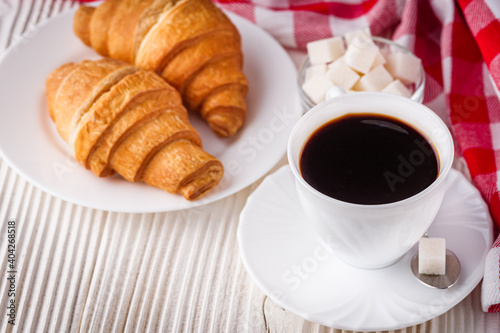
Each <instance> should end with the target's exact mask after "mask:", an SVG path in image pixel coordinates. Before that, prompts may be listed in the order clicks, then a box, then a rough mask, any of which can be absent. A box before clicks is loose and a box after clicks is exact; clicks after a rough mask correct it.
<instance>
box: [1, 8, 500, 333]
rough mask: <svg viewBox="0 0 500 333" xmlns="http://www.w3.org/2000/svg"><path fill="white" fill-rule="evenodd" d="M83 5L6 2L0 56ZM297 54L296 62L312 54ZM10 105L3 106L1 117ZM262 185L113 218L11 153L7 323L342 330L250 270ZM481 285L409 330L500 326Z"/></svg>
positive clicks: (4, 218)
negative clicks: (12, 247) (60, 191)
mask: <svg viewBox="0 0 500 333" xmlns="http://www.w3.org/2000/svg"><path fill="white" fill-rule="evenodd" d="M76 5H77V4H76V3H73V2H71V1H63V0H28V1H26V0H25V1H17V0H0V51H3V50H4V49H5V48H6V47H7V46H8V45H10V44H11V43H12V42H14V41H15V40H16V39H17V38H20V37H19V36H20V35H21V34H22V33H25V34H29V33H30V32H31V31H33V30H34V29H36V26H37V25H38V24H39V23H41V22H43V21H45V20H47V19H48V18H50V17H52V16H54V15H56V14H57V13H59V12H61V11H65V10H69V9H71V8H73V7H74V6H76ZM54 52H57V50H54ZM290 54H291V55H292V58H293V59H294V60H295V61H296V62H298V61H300V60H301V59H302V57H303V55H301V54H297V53H294V52H290ZM22 75H24V76H26V79H29V73H22ZM0 89H1V87H0ZM0 102H1V101H0ZM0 105H1V104H0ZM11 111H12V110H3V109H1V108H0V121H1V113H2V112H11ZM20 130H21V129H20ZM284 163H286V162H285V159H284V158H283V159H282V161H281V162H280V163H279V165H283V164H284ZM276 169H277V167H276V168H275V169H274V170H276ZM272 171H273V170H272ZM272 171H271V172H272ZM257 186H258V183H256V184H253V185H252V186H250V187H248V188H246V189H244V190H242V191H240V192H239V193H236V194H234V195H232V196H230V197H228V198H226V199H223V200H220V201H218V202H215V203H212V204H209V205H206V206H202V207H200V208H195V209H191V210H183V211H178V212H170V213H157V214H123V213H110V212H104V211H98V210H93V209H88V208H84V207H81V206H77V205H74V204H71V203H68V202H65V201H62V200H61V199H58V198H55V197H52V196H50V195H48V194H46V193H44V192H42V191H41V190H39V189H37V188H35V187H33V186H32V185H30V184H29V183H27V182H26V181H25V180H24V179H22V178H21V177H20V176H18V175H17V174H16V173H15V172H14V171H13V170H12V169H10V168H9V166H8V165H7V163H6V162H5V161H2V160H0V223H1V227H0V244H1V245H0V250H1V253H0V258H1V260H0V262H1V266H0V271H1V272H2V277H1V279H0V281H1V282H0V296H1V306H0V330H1V331H2V332H12V331H14V332H15V331H19V332H76V331H81V332H120V331H126V332H132V331H134V332H181V331H182V332H191V331H195V332H266V331H269V332H340V331H339V330H335V329H331V328H327V327H322V326H320V325H317V324H314V323H311V322H308V321H305V320H303V319H301V318H299V317H297V316H296V315H294V314H292V313H289V312H287V311H285V310H283V309H282V308H280V307H278V306H276V305H275V304H274V303H273V302H272V301H271V300H270V299H269V298H267V297H266V296H265V295H264V294H263V293H262V292H261V291H260V290H259V289H258V288H257V286H256V285H255V284H254V283H253V281H252V280H251V278H250V276H249V275H248V274H247V273H246V271H245V268H244V267H243V264H242V262H241V260H240V258H239V254H238V245H237V242H236V229H237V227H238V216H239V213H240V212H241V210H242V208H243V207H244V205H245V202H246V199H247V197H248V196H249V195H250V194H251V193H252V191H253V190H254V189H255V188H256V187H257ZM9 220H15V221H16V236H17V248H16V260H17V266H18V267H17V273H16V297H15V299H16V321H15V323H16V325H15V326H13V325H10V324H8V316H7V309H6V306H7V302H8V300H9V298H10V297H9V296H8V290H9V284H8V280H7V273H6V271H7V266H8V262H7V259H8V257H7V239H8V238H7V222H8V221H9ZM480 291H481V290H480V286H478V287H477V288H476V289H475V290H474V291H473V292H472V294H471V295H469V296H468V297H466V298H465V299H464V300H463V301H462V302H461V303H459V304H458V305H457V306H455V307H454V308H453V309H451V310H450V311H448V312H447V313H445V314H443V315H441V316H439V317H437V318H435V319H433V320H431V321H429V322H426V323H423V324H421V325H418V326H415V327H409V328H407V329H404V330H401V331H398V332H413V333H416V332H467V333H469V332H475V333H480V332H500V314H485V313H483V312H482V311H481V304H480Z"/></svg>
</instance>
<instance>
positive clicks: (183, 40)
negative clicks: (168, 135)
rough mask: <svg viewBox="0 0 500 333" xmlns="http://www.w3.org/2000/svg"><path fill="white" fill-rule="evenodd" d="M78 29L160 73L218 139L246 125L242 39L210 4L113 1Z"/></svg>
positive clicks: (89, 41) (86, 16)
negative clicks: (197, 113) (244, 123)
mask: <svg viewBox="0 0 500 333" xmlns="http://www.w3.org/2000/svg"><path fill="white" fill-rule="evenodd" d="M74 31H75V34H76V35H77V36H78V37H79V38H80V39H81V40H82V41H83V42H84V43H85V44H86V45H88V46H91V47H93V48H94V49H95V50H96V51H97V52H98V53H99V54H101V55H103V56H108V57H111V58H114V59H119V60H123V61H126V62H128V63H131V64H135V65H136V66H138V67H140V68H144V69H147V70H153V71H156V72H157V73H158V74H160V75H161V76H162V77H163V78H164V79H165V80H166V81H167V82H168V83H170V84H171V85H172V86H173V87H175V88H176V89H177V90H178V91H179V92H180V93H181V95H182V98H183V100H184V104H185V106H186V107H187V108H188V109H190V110H193V111H198V112H199V113H200V114H201V116H202V117H203V118H204V119H205V120H206V121H207V122H208V124H209V125H210V127H211V128H212V130H213V131H214V132H215V133H217V134H218V135H220V136H223V137H227V136H231V135H233V134H234V133H235V132H236V131H237V130H238V129H239V128H240V127H241V126H242V125H243V121H244V119H245V114H246V103H245V95H246V93H247V90H248V83H247V80H246V78H245V76H244V74H243V73H242V70H241V69H242V64H243V56H242V52H241V41H240V35H239V33H238V30H237V29H236V27H235V26H234V25H233V24H232V23H231V21H230V20H229V19H228V18H227V16H226V15H225V14H224V13H223V12H222V11H221V10H220V9H219V8H217V7H216V6H215V5H214V4H213V3H212V2H211V1H210V0H121V1H120V0H108V1H106V2H104V3H102V4H101V5H100V6H99V7H97V8H93V7H85V6H82V7H80V8H79V9H78V10H77V12H76V14H75V17H74Z"/></svg>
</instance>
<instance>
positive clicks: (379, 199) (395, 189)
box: [300, 114, 439, 205]
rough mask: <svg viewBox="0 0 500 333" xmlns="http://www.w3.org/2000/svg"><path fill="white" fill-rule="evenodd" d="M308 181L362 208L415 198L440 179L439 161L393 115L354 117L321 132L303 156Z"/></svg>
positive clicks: (420, 138)
mask: <svg viewBox="0 0 500 333" xmlns="http://www.w3.org/2000/svg"><path fill="white" fill-rule="evenodd" d="M300 172H301V174H302V177H303V178H304V180H305V181H306V182H307V183H308V184H309V185H311V186H312V187H314V188H315V189H316V190H318V191H319V192H321V193H323V194H325V195H327V196H329V197H332V198H334V199H338V200H341V201H345V202H350V203H356V204H367V205H374V204H385V203H391V202H396V201H400V200H403V199H406V198H408V197H411V196H413V195H415V194H417V193H419V192H421V191H422V190H424V189H425V188H427V187H428V186H429V185H430V184H432V183H433V182H434V180H436V178H437V177H438V174H439V159H438V157H437V154H436V151H435V149H434V147H433V146H432V144H431V143H430V142H429V141H428V140H427V139H426V138H425V137H424V136H423V135H422V134H421V133H420V132H419V131H418V130H416V129H415V128H413V127H412V126H410V125H408V124H406V123H404V122H402V121H400V120H398V119H396V118H392V117H388V116H384V115H377V114H348V115H346V116H343V117H341V118H337V119H334V120H332V121H330V122H328V123H326V124H324V125H323V126H321V127H320V128H318V129H317V130H316V131H315V132H314V133H313V134H312V135H311V136H310V137H309V139H308V140H307V142H306V144H305V145H304V147H303V148H302V152H301V156H300Z"/></svg>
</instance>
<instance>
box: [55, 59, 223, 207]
mask: <svg viewBox="0 0 500 333" xmlns="http://www.w3.org/2000/svg"><path fill="white" fill-rule="evenodd" d="M46 95H47V104H48V109H49V115H50V117H51V118H52V120H53V121H54V122H55V125H56V128H57V130H58V132H59V134H60V135H61V137H62V138H63V139H64V140H65V141H67V142H68V144H69V145H70V147H71V148H72V149H73V151H74V155H75V157H76V159H77V161H78V162H79V163H80V164H82V165H83V166H85V167H86V168H87V169H90V170H92V172H94V173H95V174H96V175H98V176H100V177H104V176H109V175H111V174H113V173H114V172H117V173H118V174H120V175H121V176H123V178H125V179H126V180H129V181H141V180H143V181H144V182H146V183H147V184H149V185H151V186H154V187H157V188H160V189H162V190H165V191H167V192H170V193H180V194H182V195H184V197H185V198H186V199H188V200H195V199H198V198H199V197H201V196H202V195H203V194H205V193H207V192H208V191H209V190H210V189H212V188H213V187H214V186H215V185H217V184H218V182H219V181H220V179H221V178H222V175H223V172H224V171H223V167H222V164H221V162H220V161H219V160H217V159H216V158H215V157H213V156H211V155H209V154H208V153H206V152H205V151H203V149H202V148H201V139H200V136H199V134H198V132H197V131H196V130H195V129H194V128H193V127H192V126H191V125H190V123H189V120H188V115H187V111H186V109H185V108H184V106H183V105H182V99H181V96H180V94H179V93H178V92H177V91H176V90H175V89H174V88H173V87H172V86H170V85H169V84H168V83H166V82H165V81H164V80H163V79H161V78H160V77H159V76H158V75H156V74H155V73H153V72H151V71H146V70H142V69H139V68H138V67H135V66H132V65H130V64H128V63H125V62H123V61H119V60H113V59H110V58H104V59H100V60H96V61H88V60H84V61H82V62H80V63H77V64H75V63H68V64H65V65H62V66H61V67H59V68H58V69H56V70H55V71H53V72H52V73H50V74H49V76H48V77H47V80H46Z"/></svg>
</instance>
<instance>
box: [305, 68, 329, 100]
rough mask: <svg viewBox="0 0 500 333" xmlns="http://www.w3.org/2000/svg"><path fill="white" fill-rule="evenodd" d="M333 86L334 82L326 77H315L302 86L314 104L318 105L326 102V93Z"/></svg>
mask: <svg viewBox="0 0 500 333" xmlns="http://www.w3.org/2000/svg"><path fill="white" fill-rule="evenodd" d="M332 86H333V83H332V81H330V80H329V79H328V77H327V76H326V75H315V76H313V77H312V78H311V79H310V80H309V81H307V82H305V83H304V84H303V85H302V89H303V90H304V91H305V93H306V94H307V96H309V98H310V99H311V100H312V101H313V102H314V103H316V104H318V103H321V102H323V101H324V100H325V94H326V91H327V90H328V89H330V87H332Z"/></svg>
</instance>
